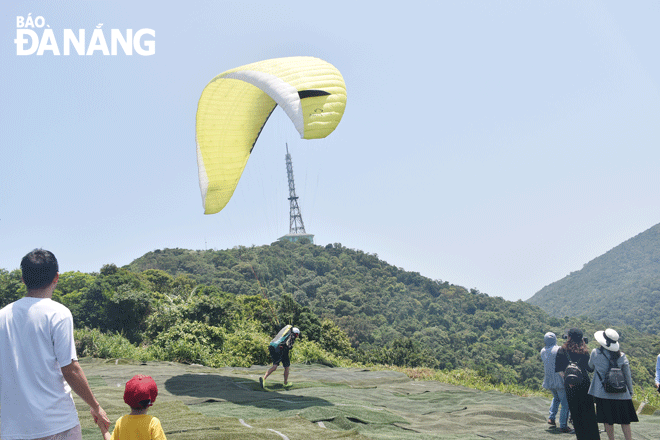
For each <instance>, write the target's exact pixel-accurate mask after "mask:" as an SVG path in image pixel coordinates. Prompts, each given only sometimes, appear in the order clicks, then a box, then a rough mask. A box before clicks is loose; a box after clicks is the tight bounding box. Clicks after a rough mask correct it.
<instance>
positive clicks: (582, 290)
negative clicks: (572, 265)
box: [527, 224, 660, 334]
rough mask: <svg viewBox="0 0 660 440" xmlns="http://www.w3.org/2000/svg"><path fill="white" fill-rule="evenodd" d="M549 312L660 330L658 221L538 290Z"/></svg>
mask: <svg viewBox="0 0 660 440" xmlns="http://www.w3.org/2000/svg"><path fill="white" fill-rule="evenodd" d="M527 302H529V303H530V304H534V305H537V306H539V307H541V308H542V309H543V310H545V311H546V312H548V313H549V314H551V315H552V316H557V317H565V316H578V315H584V316H589V317H591V318H593V319H596V320H602V321H605V322H609V323H611V325H613V326H621V325H630V326H632V327H634V328H636V329H638V330H640V331H642V332H648V333H654V334H660V319H658V317H659V316H660V224H658V225H656V226H653V227H652V228H650V229H648V230H646V231H644V232H642V233H641V234H639V235H637V236H635V237H633V238H631V239H630V240H627V241H625V242H624V243H622V244H620V245H619V246H617V247H615V248H614V249H612V250H610V251H608V252H607V253H605V254H604V255H601V256H600V257H598V258H596V259H594V260H592V261H590V262H589V263H587V264H585V265H584V267H583V268H582V269H581V270H579V271H576V272H572V273H571V274H570V275H568V276H566V277H565V278H562V279H561V280H559V281H556V282H554V283H552V284H550V285H548V286H546V287H544V288H543V289H541V290H540V291H539V292H537V293H536V294H535V295H534V296H533V297H532V298H530V299H529V300H528V301H527Z"/></svg>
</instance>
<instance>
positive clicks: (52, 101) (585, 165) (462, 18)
mask: <svg viewBox="0 0 660 440" xmlns="http://www.w3.org/2000/svg"><path fill="white" fill-rule="evenodd" d="M29 16H30V17H33V18H36V17H43V27H41V28H33V30H34V31H35V32H36V33H37V34H38V35H41V34H42V33H43V32H44V29H52V31H53V35H54V36H55V39H56V41H57V42H58V43H59V44H62V33H63V30H64V29H72V30H74V32H76V33H77V32H78V30H80V29H85V31H86V35H87V38H88V42H89V38H90V37H89V36H90V35H91V34H92V32H93V31H94V29H96V28H97V26H99V25H101V24H102V26H101V27H100V29H102V30H103V31H104V32H105V36H106V38H108V39H109V35H110V32H111V29H118V30H120V31H121V32H124V33H125V31H126V30H127V29H133V30H134V32H136V31H137V30H139V29H152V30H154V32H155V36H154V37H153V40H154V41H155V53H154V54H153V55H151V56H142V55H139V54H137V53H133V54H132V55H130V56H129V55H126V54H124V53H123V52H122V51H121V50H120V51H119V54H118V55H115V56H112V55H108V56H106V55H103V54H102V52H101V51H100V50H99V51H94V53H93V54H91V55H78V54H77V53H74V54H72V55H68V56H65V55H59V56H56V55H54V54H53V51H52V50H50V51H49V50H46V51H45V52H44V54H43V55H41V56H39V55H37V54H33V55H18V54H17V45H16V44H15V43H14V40H15V39H16V38H17V32H18V29H17V26H18V21H17V17H23V19H26V18H27V17H29ZM0 20H1V21H0V23H1V26H0V30H1V31H0V78H2V82H0V141H1V143H2V145H1V147H0V148H1V150H0V151H1V156H0V268H4V269H8V270H12V269H15V268H17V267H18V264H19V261H20V259H21V257H22V256H23V255H24V254H25V253H27V252H28V251H30V250H31V249H33V248H35V247H43V248H46V249H49V250H51V251H53V252H54V253H55V255H56V256H57V257H58V259H59V261H60V268H61V270H62V271H69V270H80V271H83V272H96V271H98V270H99V269H100V268H101V266H103V265H104V264H107V263H114V264H117V265H120V266H121V265H125V264H128V263H130V262H131V261H132V260H134V259H135V258H138V257H139V256H141V255H143V254H144V253H146V252H149V251H152V250H155V249H163V248H175V247H178V248H186V249H228V248H232V247H234V246H238V245H243V246H251V245H263V244H269V243H271V242H273V241H275V240H276V239H277V238H278V237H280V236H282V235H284V234H286V233H288V226H289V218H288V216H289V205H288V203H289V202H288V200H287V197H288V190H287V181H286V168H285V160H284V155H285V143H288V145H289V150H290V152H291V154H292V157H293V167H294V173H295V177H296V189H297V193H298V196H299V197H300V200H299V202H300V207H301V211H302V215H303V219H304V221H305V226H306V229H307V232H308V233H312V234H315V241H316V243H317V244H320V245H326V244H328V243H341V244H342V245H344V246H346V247H349V248H353V249H360V250H363V251H365V252H368V253H372V254H377V255H378V256H379V258H381V259H383V260H385V261H387V262H388V263H390V264H393V265H396V266H398V267H402V268H403V269H405V270H409V271H416V272H419V273H421V274H422V275H424V276H427V277H430V278H433V279H438V280H443V281H448V282H450V283H453V284H458V285H462V286H464V287H467V288H476V289H478V290H480V291H481V292H485V293H487V294H489V295H491V296H501V297H503V298H505V299H509V300H518V299H523V300H524V299H528V298H529V297H531V296H532V295H533V294H534V293H536V292H537V291H538V290H540V289H541V288H542V287H543V286H545V285H547V284H550V283H552V282H554V281H556V280H558V279H560V278H563V277H564V276H566V275H568V274H569V273H570V272H572V271H576V270H579V269H580V268H581V267H582V265H583V264H585V263H587V262H588V261H590V260H592V259H593V258H596V257H597V256H599V255H601V254H603V253H605V252H607V251H608V250H609V249H611V248H613V247H615V246H616V245H618V244H620V243H621V242H623V241H625V240H627V239H629V238H631V237H633V236H634V235H637V234H638V233H641V232H643V231H644V230H646V229H648V228H650V227H651V226H653V225H655V224H657V223H660V203H658V201H659V200H660V197H659V196H660V181H659V180H660V179H659V177H658V175H659V173H658V171H659V169H658V168H659V164H660V145H659V142H658V141H659V140H660V126H659V124H658V121H659V120H660V96H659V90H658V84H659V80H660V58H659V57H658V49H657V45H658V41H660V35H659V34H660V30H659V28H658V26H657V23H658V22H659V21H660V5H658V3H656V2H653V1H640V2H634V3H632V4H624V3H622V2H617V1H609V0H605V1H583V2H575V1H557V2H529V1H506V0H504V1H498V2H491V1H466V2H456V1H438V2H422V1H410V2H405V3H400V4H395V5H391V6H384V5H379V7H374V6H373V3H368V2H367V3H365V5H362V4H360V3H359V2H344V1H336V2H296V1H292V2H286V3H281V2H280V3H274V2H268V1H264V2H223V1H200V0H191V1H187V2H182V3H181V5H180V6H177V7H171V6H167V7H166V6H162V4H161V3H160V2H141V3H139V4H138V5H136V4H135V2H127V1H113V2H109V1H107V2H106V1H87V2H66V3H65V2H16V4H13V5H10V6H3V8H2V14H0ZM48 26H49V27H48ZM22 29H26V28H25V27H23V28H22ZM60 51H62V48H60ZM298 55H309V56H315V57H319V58H322V59H324V60H326V61H328V62H330V63H332V64H333V65H334V66H335V67H337V68H338V69H339V70H340V71H341V72H342V75H343V76H344V80H345V82H346V87H347V92H348V102H347V107H346V112H345V114H344V118H343V120H342V122H341V124H340V125H339V127H338V128H337V129H336V130H335V132H334V133H332V134H331V135H330V136H329V137H327V138H325V139H322V140H316V141H307V140H301V139H300V138H299V136H298V135H297V132H295V129H294V128H293V125H292V124H291V123H290V122H289V121H288V119H287V118H286V116H285V115H284V113H283V112H282V111H281V110H280V109H277V110H276V112H275V113H274V114H273V116H272V117H271V119H270V120H269V122H268V124H267V125H266V127H265V128H264V131H263V132H262V135H261V137H260V138H259V140H258V142H257V144H256V146H255V149H254V151H253V154H252V156H251V158H250V160H249V162H248V165H247V167H246V171H245V172H244V174H243V176H242V178H241V181H240V183H239V185H238V188H237V190H236V192H235V194H234V196H233V198H232V200H231V201H230V202H229V204H228V205H227V207H226V208H225V209H224V210H223V211H221V212H220V213H218V214H215V215H210V216H206V215H204V214H203V208H202V201H201V195H200V190H199V185H198V180H197V162H196V154H195V112H196V109H197V101H198V99H199V97H200V95H201V92H202V90H203V88H204V87H205V86H206V84H207V83H208V82H209V81H210V80H211V79H212V78H213V77H214V76H215V75H217V74H219V73H221V72H223V71H225V70H228V69H230V68H234V67H238V66H241V65H244V64H248V63H251V62H255V61H259V60H263V59H268V58H276V57H284V56H298Z"/></svg>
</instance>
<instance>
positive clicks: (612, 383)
mask: <svg viewBox="0 0 660 440" xmlns="http://www.w3.org/2000/svg"><path fill="white" fill-rule="evenodd" d="M600 352H601V353H602V354H603V356H605V357H607V356H606V355H605V351H604V350H603V347H601V348H600ZM607 358H608V360H609V367H608V368H607V372H606V373H605V377H604V378H603V377H602V376H601V375H600V373H598V371H596V373H597V374H598V377H599V378H600V381H601V383H602V384H603V388H605V392H607V393H615V394H616V393H625V392H626V390H627V386H626V377H625V376H624V375H623V371H622V370H621V368H619V366H618V365H617V363H616V361H614V360H613V359H612V358H611V357H607Z"/></svg>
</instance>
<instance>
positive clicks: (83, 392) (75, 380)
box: [62, 360, 110, 429]
mask: <svg viewBox="0 0 660 440" xmlns="http://www.w3.org/2000/svg"><path fill="white" fill-rule="evenodd" d="M62 375H63V376H64V379H65V380H66V381H67V383H68V384H69V386H70V387H71V389H72V390H73V391H75V393H76V394H77V395H78V396H80V398H81V399H82V400H84V401H85V403H86V404H87V405H89V408H90V410H89V412H90V413H91V414H92V416H93V417H94V421H95V422H96V424H97V425H99V427H102V426H104V427H105V429H108V427H109V426H110V419H108V416H107V414H106V413H105V411H104V410H103V408H101V405H99V402H98V401H97V400H96V397H94V393H92V389H91V388H90V387H89V384H88V383H87V377H85V372H84V371H83V369H82V367H81V366H80V364H79V363H78V361H76V360H73V361H71V363H70V364H69V365H67V366H65V367H62Z"/></svg>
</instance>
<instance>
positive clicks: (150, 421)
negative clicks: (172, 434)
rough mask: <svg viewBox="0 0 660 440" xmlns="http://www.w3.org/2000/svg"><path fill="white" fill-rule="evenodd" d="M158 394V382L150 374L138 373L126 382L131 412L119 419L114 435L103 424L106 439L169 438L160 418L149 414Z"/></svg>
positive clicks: (125, 399)
mask: <svg viewBox="0 0 660 440" xmlns="http://www.w3.org/2000/svg"><path fill="white" fill-rule="evenodd" d="M157 395H158V387H157V386H156V382H154V380H153V379H152V378H151V377H150V376H144V375H142V374H138V375H136V376H133V378H132V379H131V380H129V381H128V382H126V390H125V391H124V402H126V404H128V406H130V407H131V413H130V414H128V415H125V416H122V417H120V418H119V420H117V423H116V424H115V429H114V430H113V431H112V436H110V433H109V432H108V430H107V428H106V429H104V428H103V426H101V433H102V434H103V439H104V440H136V439H151V440H167V438H166V437H165V433H164V432H163V428H162V427H161V426H160V420H158V419H157V418H156V417H154V416H149V415H147V411H148V409H149V407H150V406H151V405H153V403H154V401H155V400H156V396H157Z"/></svg>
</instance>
